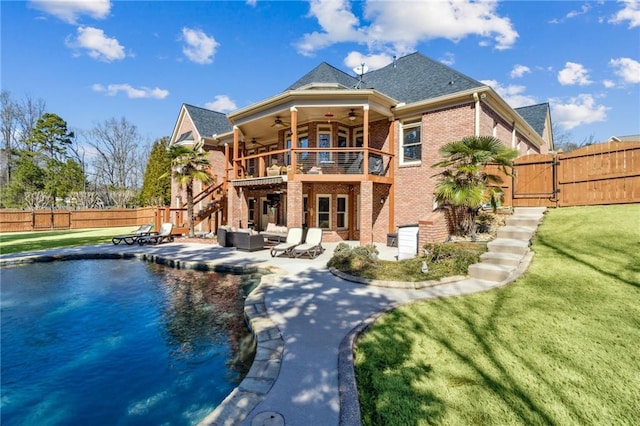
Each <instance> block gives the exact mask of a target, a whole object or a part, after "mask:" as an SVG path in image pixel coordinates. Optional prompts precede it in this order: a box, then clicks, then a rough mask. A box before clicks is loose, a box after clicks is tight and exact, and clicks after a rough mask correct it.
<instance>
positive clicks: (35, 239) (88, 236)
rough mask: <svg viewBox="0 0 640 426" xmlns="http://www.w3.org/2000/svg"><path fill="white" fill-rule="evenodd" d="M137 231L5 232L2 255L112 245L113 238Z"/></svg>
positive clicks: (0, 245) (0, 248)
mask: <svg viewBox="0 0 640 426" xmlns="http://www.w3.org/2000/svg"><path fill="white" fill-rule="evenodd" d="M135 229H136V227H135V226H126V227H119V228H96V229H71V230H65V231H38V232H5V233H2V234H0V254H9V253H21V252H25V251H31V250H42V249H49V248H56V247H69V246H79V245H86V244H99V243H106V242H109V243H110V242H111V238H112V237H113V236H115V235H122V234H128V233H130V232H132V231H135Z"/></svg>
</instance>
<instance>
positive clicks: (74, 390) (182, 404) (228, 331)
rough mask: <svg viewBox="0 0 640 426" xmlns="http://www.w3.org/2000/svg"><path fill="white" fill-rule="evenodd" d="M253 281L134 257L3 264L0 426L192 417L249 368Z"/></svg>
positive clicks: (186, 420)
mask: <svg viewBox="0 0 640 426" xmlns="http://www.w3.org/2000/svg"><path fill="white" fill-rule="evenodd" d="M255 281H256V277H253V279H250V278H248V277H243V276H236V275H227V274H217V273H213V272H200V271H185V270H176V269H172V268H168V267H163V266H160V265H155V264H149V263H144V262H141V261H138V260H77V261H76V260H74V261H65V262H52V263H37V264H30V265H26V266H20V267H10V268H3V269H2V270H1V271H0V303H1V304H0V308H1V309H0V315H1V318H0V320H1V323H0V324H1V334H2V345H1V349H0V350H1V356H2V358H1V370H2V371H1V376H0V384H1V398H2V407H1V410H0V413H1V418H0V422H1V424H2V425H3V426H7V425H38V426H42V425H107V424H108V425H160V424H167V425H185V424H194V423H197V422H198V421H199V420H202V419H203V418H204V417H205V416H206V415H207V414H208V413H209V412H210V411H211V410H213V409H214V408H215V407H216V406H217V405H218V404H219V403H220V402H221V401H222V400H223V399H224V398H225V397H226V395H227V394H228V393H229V392H230V391H231V390H233V388H234V387H235V386H237V384H238V383H239V382H240V381H241V380H242V377H243V376H244V375H245V374H246V372H247V371H248V368H249V367H250V365H251V361H252V358H253V351H252V347H251V343H250V340H251V339H250V337H249V332H248V330H247V328H246V326H245V324H244V320H243V314H242V309H243V303H244V296H245V295H246V294H247V293H248V291H250V288H251V286H252V285H253V284H254V283H255Z"/></svg>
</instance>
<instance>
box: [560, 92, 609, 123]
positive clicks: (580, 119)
mask: <svg viewBox="0 0 640 426" xmlns="http://www.w3.org/2000/svg"><path fill="white" fill-rule="evenodd" d="M549 103H550V104H551V110H552V114H551V115H552V116H553V123H554V124H556V125H558V126H560V127H562V128H563V129H565V130H571V129H573V128H574V127H578V126H581V125H584V124H591V123H596V122H599V121H605V120H606V119H607V111H608V110H609V109H610V108H608V107H606V106H604V105H597V104H596V101H595V99H594V98H593V96H592V95H588V94H581V95H578V96H577V97H575V98H571V99H569V100H568V102H563V101H562V100H561V99H550V100H549Z"/></svg>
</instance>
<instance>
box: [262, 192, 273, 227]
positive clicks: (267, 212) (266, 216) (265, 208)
mask: <svg viewBox="0 0 640 426" xmlns="http://www.w3.org/2000/svg"><path fill="white" fill-rule="evenodd" d="M272 219H273V216H271V209H270V208H269V200H268V199H267V198H266V197H261V198H260V229H262V230H263V231H264V230H265V229H266V228H267V223H269V222H274V223H275V221H274V220H272Z"/></svg>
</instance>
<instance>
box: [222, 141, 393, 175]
mask: <svg viewBox="0 0 640 426" xmlns="http://www.w3.org/2000/svg"><path fill="white" fill-rule="evenodd" d="M293 156H295V160H296V161H295V163H296V167H295V170H292V167H291V164H292V161H291V159H292V158H293ZM365 158H366V159H367V161H365ZM392 161H393V154H391V153H388V152H384V151H380V150H377V149H373V148H369V149H364V148H298V149H296V150H278V151H270V152H266V153H260V154H253V155H248V156H245V157H240V158H238V159H237V161H236V165H237V166H236V173H237V175H236V176H233V173H232V177H231V179H248V178H263V177H274V176H281V175H290V174H291V175H294V176H297V175H349V176H350V177H352V178H353V179H356V178H360V179H361V178H362V176H364V175H369V176H379V177H391V176H390V173H389V169H390V164H391V162H392ZM297 177H298V178H300V179H304V178H311V176H305V177H302V176H297ZM345 177H346V176H345Z"/></svg>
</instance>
